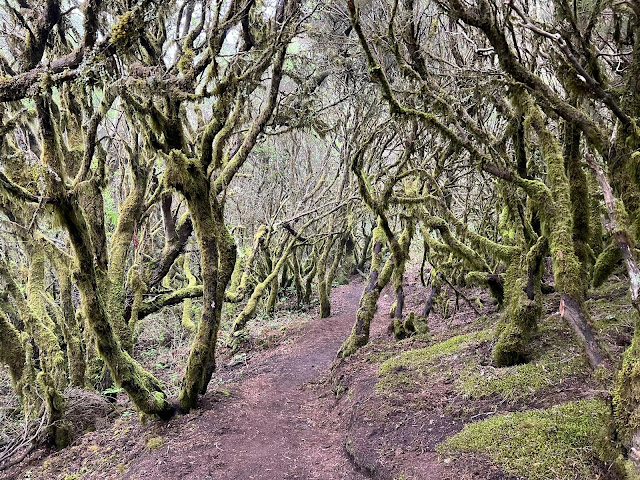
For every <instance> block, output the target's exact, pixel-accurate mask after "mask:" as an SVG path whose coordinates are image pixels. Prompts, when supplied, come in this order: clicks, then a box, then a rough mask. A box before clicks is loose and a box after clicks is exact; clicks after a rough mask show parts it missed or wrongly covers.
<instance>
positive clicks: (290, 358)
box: [122, 288, 367, 480]
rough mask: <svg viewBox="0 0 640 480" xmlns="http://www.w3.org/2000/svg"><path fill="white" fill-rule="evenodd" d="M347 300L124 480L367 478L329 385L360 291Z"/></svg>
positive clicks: (253, 368)
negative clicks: (351, 453) (350, 453)
mask: <svg viewBox="0 0 640 480" xmlns="http://www.w3.org/2000/svg"><path fill="white" fill-rule="evenodd" d="M345 293H347V295H343V296H340V295H339V296H340V302H339V303H342V302H344V305H337V304H336V308H335V310H336V313H337V314H336V315H333V316H332V317H330V318H328V319H323V320H320V319H316V320H314V321H311V322H309V323H308V324H307V325H306V326H305V328H303V330H302V332H301V334H300V337H299V338H297V339H296V340H295V341H294V342H291V343H289V344H288V345H286V344H284V345H281V346H279V347H278V348H276V349H274V350H272V351H270V352H268V353H267V354H266V355H264V356H261V358H259V359H255V360H254V361H253V362H252V361H251V360H250V361H249V362H250V363H249V365H248V371H247V376H248V377H249V378H246V377H245V379H244V380H243V381H241V382H239V383H238V384H237V385H235V386H233V387H232V388H231V389H230V391H231V398H230V401H221V402H219V403H209V404H208V405H207V404H205V405H203V412H202V413H201V415H200V416H193V415H190V416H186V417H182V418H181V419H178V420H176V421H174V422H170V424H169V425H167V428H171V427H174V428H175V427H178V425H179V428H178V429H177V433H179V435H180V436H179V438H175V439H169V438H167V446H166V447H163V448H159V449H158V450H155V451H153V452H150V453H148V454H147V455H145V456H143V457H142V458H140V459H138V460H135V461H134V462H133V463H132V464H131V466H130V471H131V473H129V474H127V475H124V476H122V478H124V479H137V478H159V477H158V476H159V475H162V478H167V479H169V478H171V479H173V478H176V479H177V478H180V479H190V478H193V479H208V478H210V479H218V478H220V479H222V478H224V479H265V480H267V479H276V478H277V479H336V480H338V479H345V480H347V479H348V480H357V479H364V478H367V477H366V476H364V475H363V474H362V473H360V472H358V471H357V469H356V468H355V467H354V466H353V465H352V464H351V462H350V461H349V458H348V457H347V455H346V453H345V451H344V434H342V433H341V432H340V430H339V421H338V419H337V418H335V416H334V415H333V414H332V410H331V406H332V404H333V403H334V402H333V400H332V399H331V397H330V394H331V392H330V391H327V387H326V385H325V382H324V379H325V378H326V375H327V373H328V370H329V367H330V365H331V363H332V361H333V360H334V359H335V354H336V351H337V350H338V348H339V346H340V344H341V342H342V341H343V340H344V338H345V337H346V335H347V334H348V332H349V330H350V328H351V324H352V321H353V315H352V312H353V310H352V308H351V307H352V305H353V302H354V301H355V302H356V305H357V301H358V289H353V288H351V289H348V292H345ZM241 366H242V365H238V366H235V367H234V368H240V367H241ZM169 435H170V434H166V436H167V437H169Z"/></svg>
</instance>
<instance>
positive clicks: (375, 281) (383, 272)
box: [338, 219, 414, 358]
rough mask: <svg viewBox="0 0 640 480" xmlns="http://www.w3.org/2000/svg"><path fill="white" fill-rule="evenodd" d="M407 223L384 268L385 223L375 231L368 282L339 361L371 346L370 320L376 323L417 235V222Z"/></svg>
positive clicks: (339, 355)
mask: <svg viewBox="0 0 640 480" xmlns="http://www.w3.org/2000/svg"><path fill="white" fill-rule="evenodd" d="M406 222H407V224H406V226H405V228H404V230H403V232H402V235H401V236H400V239H399V240H395V238H394V240H395V241H396V242H397V247H399V248H396V249H395V250H396V252H395V253H393V254H392V255H391V256H390V257H389V258H388V259H387V261H386V262H385V263H384V266H383V265H382V247H383V245H384V243H385V237H387V234H385V231H384V229H383V227H382V226H381V225H380V224H381V223H383V221H379V224H378V226H377V227H376V228H375V229H374V231H373V239H372V255H371V269H370V272H369V282H368V283H367V286H366V287H365V289H364V291H363V292H362V296H361V297H360V303H359V304H358V312H357V313H356V321H355V323H354V325H353V328H352V330H351V334H350V335H349V337H347V339H346V340H345V341H344V343H343V344H342V346H341V347H340V350H338V357H340V358H346V357H349V356H351V355H353V354H354V353H355V352H356V351H357V350H358V349H359V348H361V347H363V346H364V345H366V344H367V343H368V342H369V330H370V326H371V320H373V317H374V316H375V314H376V311H377V309H378V299H379V298H380V293H381V292H382V289H383V288H384V287H385V286H386V285H387V284H388V283H389V281H390V280H391V276H392V274H393V271H394V270H395V268H398V267H399V268H402V267H403V265H404V262H405V261H406V258H403V253H404V252H408V250H409V245H410V244H411V239H412V238H413V234H414V220H413V219H407V220H406ZM398 251H399V252H400V256H397V255H396V254H397V252H398Z"/></svg>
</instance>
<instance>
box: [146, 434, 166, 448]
mask: <svg viewBox="0 0 640 480" xmlns="http://www.w3.org/2000/svg"><path fill="white" fill-rule="evenodd" d="M164 444H165V441H164V438H162V437H151V438H150V439H149V440H147V448H148V449H149V450H157V449H159V448H162V447H163V446H164Z"/></svg>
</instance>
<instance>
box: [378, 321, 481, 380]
mask: <svg viewBox="0 0 640 480" xmlns="http://www.w3.org/2000/svg"><path fill="white" fill-rule="evenodd" d="M492 336H493V330H491V329H487V330H481V331H480V332H477V333H467V334H466V335H458V336H456V337H452V338H450V339H448V340H445V341H444V342H440V343H436V344H434V345H430V346H428V347H425V348H420V349H417V350H410V351H408V352H404V353H401V354H400V355H396V356H395V357H392V358H390V359H389V360H387V361H385V362H384V363H383V364H382V365H380V373H379V374H380V376H381V377H384V376H385V375H389V374H390V373H394V372H396V371H399V370H402V369H411V370H418V369H423V368H425V367H427V366H429V365H430V364H432V363H433V361H434V360H437V359H438V358H440V357H444V356H446V355H453V354H455V353H457V352H459V351H460V350H461V349H462V347H463V346H465V345H467V344H470V343H473V342H482V341H485V340H489V339H490V338H491V337H492Z"/></svg>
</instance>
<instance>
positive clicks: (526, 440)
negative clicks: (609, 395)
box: [437, 399, 615, 480]
mask: <svg viewBox="0 0 640 480" xmlns="http://www.w3.org/2000/svg"><path fill="white" fill-rule="evenodd" d="M609 412H610V408H609V405H607V403H606V402H605V401H603V400H601V399H593V400H582V401H578V402H569V403H565V404H562V405H556V406H555V407H552V408H550V409H546V410H530V411H527V412H521V413H511V414H507V415H498V416H495V417H492V418H489V419H487V420H484V421H481V422H477V423H472V424H469V425H467V426H465V427H464V429H463V430H462V431H461V432H460V433H458V434H457V435H455V436H453V437H451V438H449V439H448V440H446V441H445V442H443V443H441V444H440V445H438V447H437V450H438V451H439V452H440V453H443V454H451V453H453V452H476V453H482V454H486V455H488V456H489V458H490V459H491V460H492V461H493V462H494V463H496V464H499V465H501V466H502V467H503V468H504V469H505V470H506V471H508V472H510V473H514V474H516V475H521V476H522V477H524V478H526V479H528V480H544V479H549V478H598V473H597V466H596V464H597V463H598V461H609V460H614V459H615V451H614V450H613V447H612V446H611V442H610V441H609V440H608V438H607V437H606V435H607V431H608V430H607V429H608V426H609V424H610V420H611V419H610V414H609ZM603 457H607V458H603Z"/></svg>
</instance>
